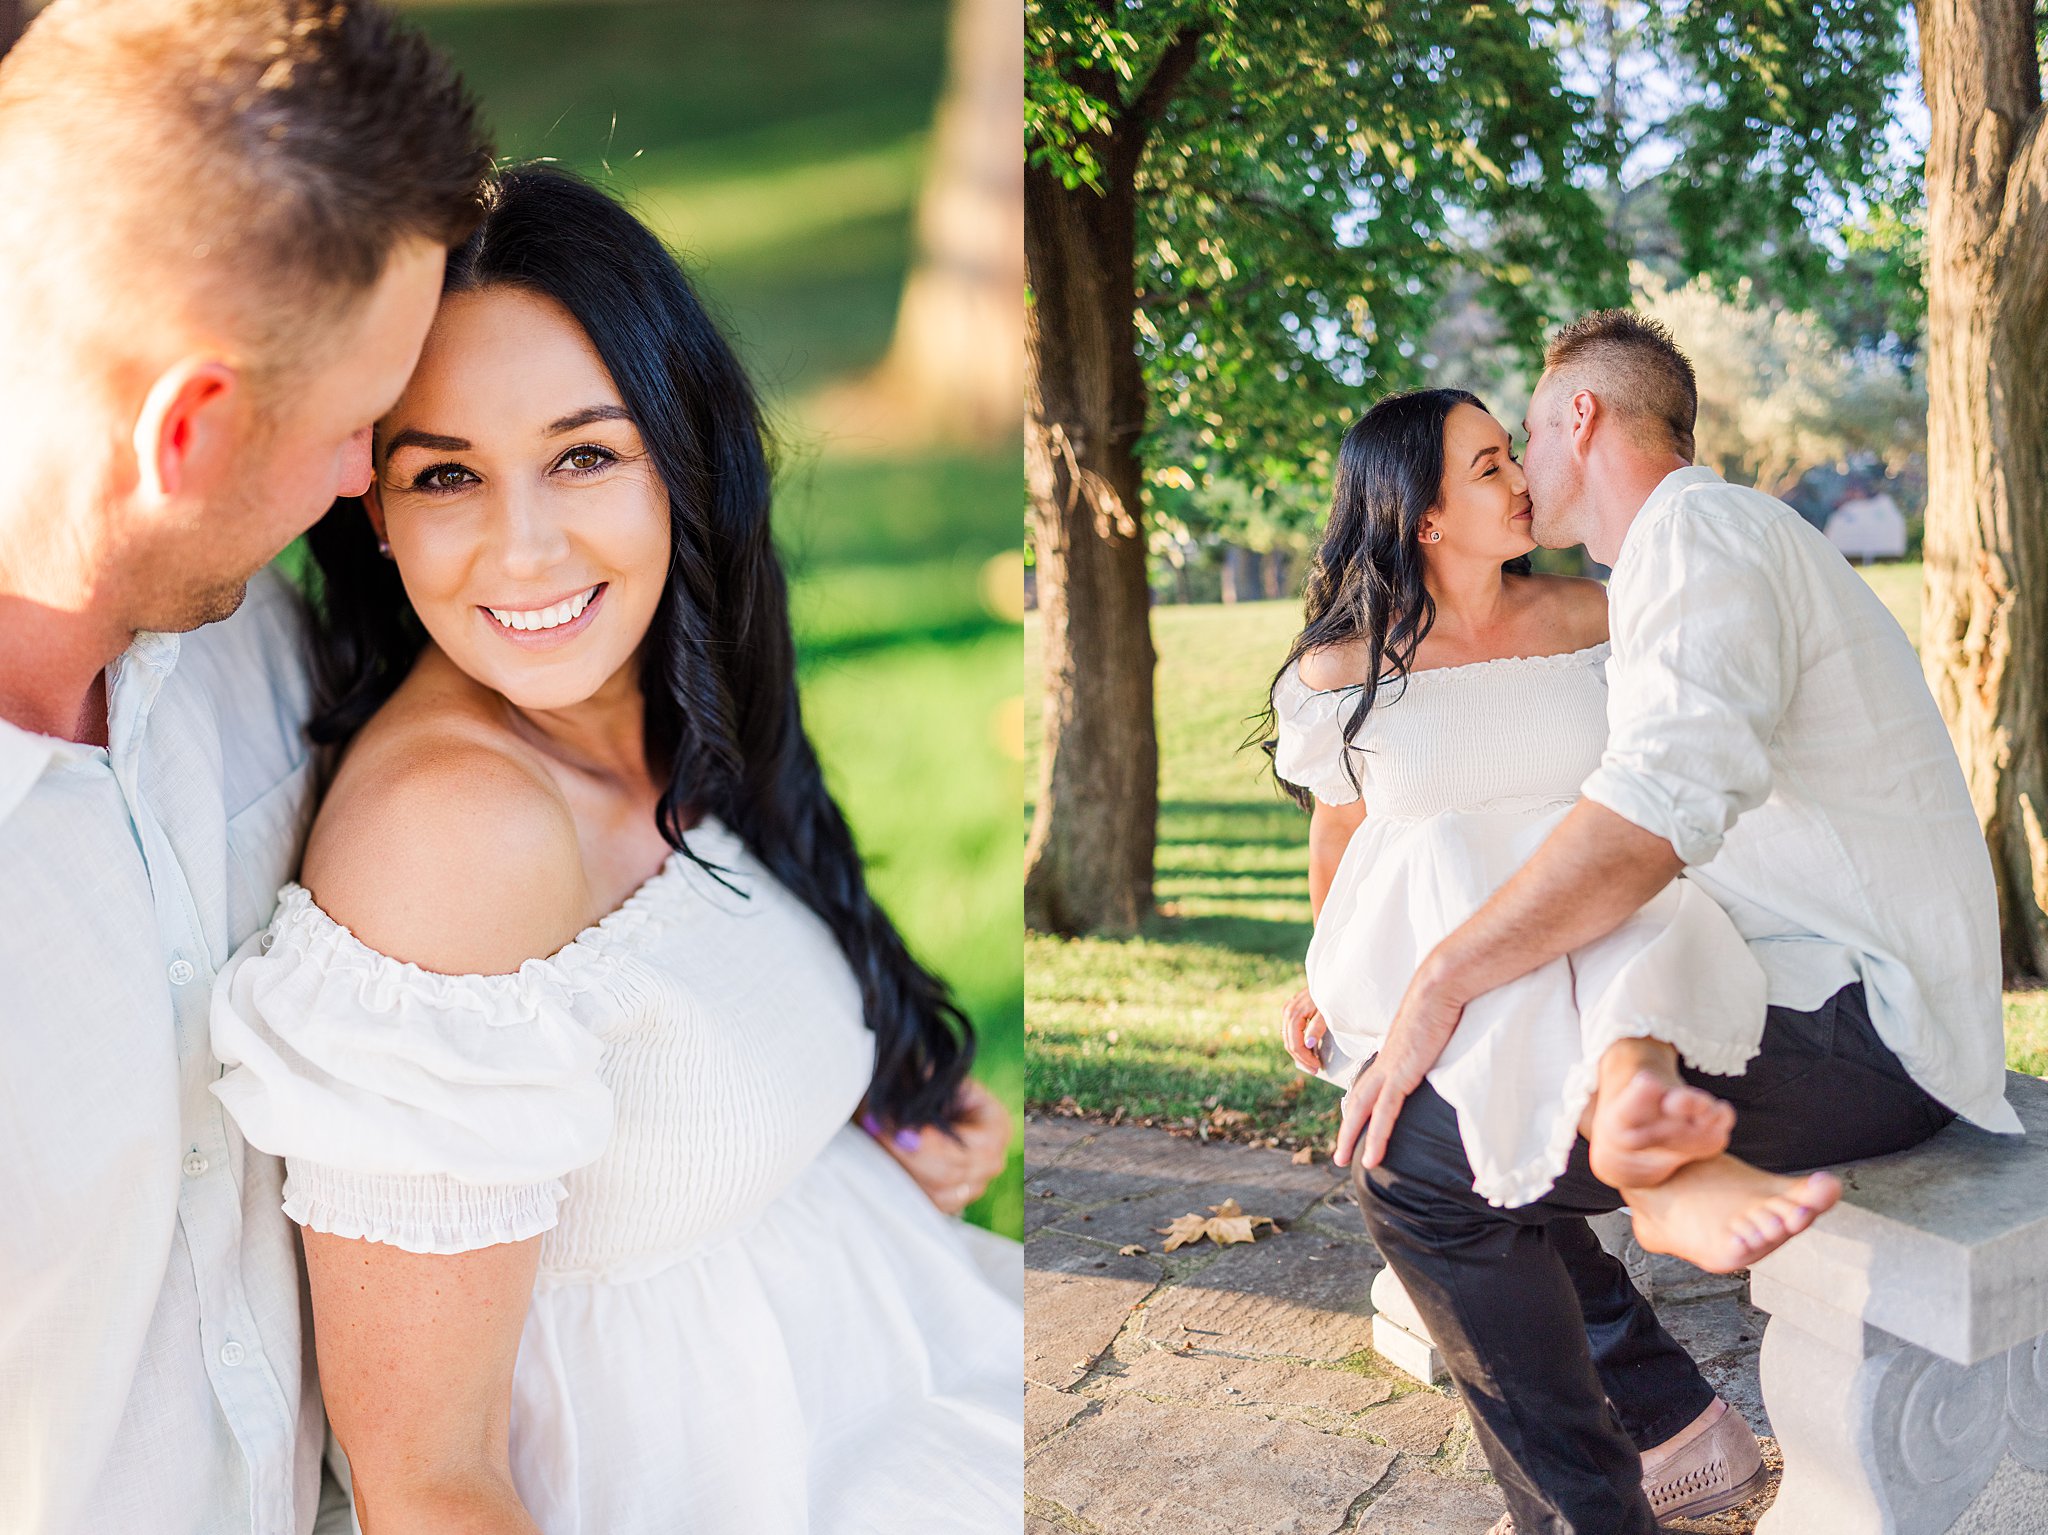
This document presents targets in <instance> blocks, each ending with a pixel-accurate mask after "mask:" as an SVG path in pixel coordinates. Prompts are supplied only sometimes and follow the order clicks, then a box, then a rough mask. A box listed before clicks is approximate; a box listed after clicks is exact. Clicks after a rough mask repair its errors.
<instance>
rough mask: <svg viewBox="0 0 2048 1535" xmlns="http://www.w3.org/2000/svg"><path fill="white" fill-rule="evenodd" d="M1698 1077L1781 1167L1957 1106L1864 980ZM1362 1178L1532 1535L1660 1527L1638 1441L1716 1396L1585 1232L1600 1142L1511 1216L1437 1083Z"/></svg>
mask: <svg viewBox="0 0 2048 1535" xmlns="http://www.w3.org/2000/svg"><path fill="white" fill-rule="evenodd" d="M1685 1076H1686V1078H1687V1080H1688V1081H1691V1082H1693V1083H1694V1084H1695V1085H1696V1086H1698V1087H1701V1088H1703V1089H1705V1090H1706V1091H1707V1092H1710V1093H1712V1094H1714V1095H1715V1096H1716V1097H1718V1098H1722V1099H1725V1100H1726V1101H1727V1102H1729V1103H1731V1104H1733V1105H1734V1106H1735V1111H1736V1112H1735V1131H1734V1135H1733V1138H1732V1140H1731V1142H1730V1145H1729V1148H1728V1149H1729V1151H1730V1152H1731V1153H1733V1154H1734V1155H1735V1156H1738V1157H1741V1158H1742V1159H1743V1160H1745V1161H1748V1162H1751V1163H1754V1164H1756V1165H1757V1166H1759V1167H1764V1168H1768V1169H1770V1170H1771V1171H1773V1172H1786V1173H1789V1172H1798V1171H1804V1170H1806V1169H1809V1168H1814V1167H1822V1166H1827V1165H1831V1164H1836V1163H1841V1162H1852V1161H1857V1160H1860V1159H1861V1158H1864V1157H1872V1156H1880V1155H1882V1154H1884V1153H1886V1152H1891V1151H1903V1150H1904V1149H1905V1148H1907V1147H1908V1146H1914V1145H1917V1144H1919V1143H1920V1142H1921V1141H1923V1140H1925V1139H1927V1137H1928V1136H1930V1135H1932V1134H1934V1132H1935V1131H1937V1130H1939V1129H1940V1128H1941V1127H1942V1126H1943V1125H1945V1124H1947V1123H1948V1122H1949V1121H1950V1120H1951V1119H1953V1118H1954V1117H1955V1116H1954V1115H1953V1114H1952V1113H1951V1112H1950V1111H1949V1110H1948V1109H1946V1108H1944V1107H1942V1106H1941V1104H1939V1103H1937V1102H1936V1101H1935V1100H1934V1099H1933V1098H1931V1097H1930V1096H1928V1094H1927V1093H1926V1091H1925V1090H1924V1089H1922V1088H1921V1087H1920V1086H1919V1085H1918V1084H1917V1083H1915V1082H1914V1081H1913V1080H1912V1078H1911V1077H1909V1076H1908V1075H1907V1073H1906V1069H1905V1068H1904V1067H1903V1066H1901V1065H1900V1064H1899V1060H1898V1057H1897V1056H1895V1055H1893V1054H1892V1052H1891V1051H1890V1050H1889V1049H1888V1048H1887V1047H1886V1046H1885V1045H1884V1043H1883V1042H1882V1041H1881V1040H1879V1039H1878V1037H1877V1033H1876V1031H1875V1030H1874V1029H1873V1028H1872V1026H1871V1023H1870V1014H1869V1012H1868V1011H1867V1009H1866V1006H1865V1002H1864V996H1863V987H1862V985H1861V983H1858V984H1855V985H1852V986H1847V987H1844V988H1843V989H1842V990H1841V991H1839V992H1837V993H1836V994H1835V995H1834V996H1833V997H1831V998H1829V999H1828V1001H1827V1002H1826V1003H1824V1004H1823V1005H1822V1006H1821V1007H1820V1008H1818V1009H1816V1010H1815V1011H1813V1012H1810V1013H1797V1012H1792V1011H1790V1010H1789V1009H1785V1008H1777V1007H1774V1008H1771V1009H1770V1010H1769V1012H1768V1014H1767V1016H1766V1019H1765V1023H1764V1034H1763V1046H1762V1049H1761V1051H1760V1053H1759V1054H1758V1055H1757V1056H1756V1058H1755V1059H1753V1060H1752V1061H1751V1062H1750V1063H1749V1066H1748V1069H1747V1070H1746V1071H1745V1073H1744V1074H1743V1075H1742V1076H1740V1077H1715V1076H1706V1075H1703V1074H1695V1073H1693V1072H1692V1071H1690V1070H1686V1071H1685ZM1354 1186H1355V1187H1356V1189H1357V1192H1358V1200H1359V1205H1360V1207H1361V1208H1362V1209H1363V1210H1364V1212H1365V1223H1366V1227H1367V1229H1368V1230H1370V1231H1371V1233H1372V1237H1373V1240H1374V1241H1375V1242H1376V1243H1377V1244H1378V1245H1379V1249H1380V1252H1381V1254H1382V1255H1383V1256H1384V1257H1385V1258H1386V1261H1387V1263H1388V1264H1389V1265H1390V1266H1391V1267H1392V1268H1393V1270H1394V1272H1395V1273H1396V1274H1397V1275H1399V1276H1400V1279H1401V1282H1402V1284H1403V1285H1405V1286H1406V1287H1407V1290H1408V1294H1409V1296H1410V1298H1412V1299H1413V1301H1414V1302H1415V1308H1416V1310H1417V1311H1419V1312H1420V1313H1421V1315H1422V1319H1423V1321H1424V1322H1425V1323H1426V1324H1427V1325H1428V1327H1429V1331H1430V1336H1431V1337H1432V1338H1434V1339H1435V1340H1436V1345H1437V1348H1438V1350H1439V1351H1440V1352H1441V1353H1442V1355H1443V1357H1444V1363H1445V1364H1446V1365H1447V1366H1448V1367H1449V1369H1450V1373H1451V1378H1452V1380H1453V1381H1455V1382H1456V1383H1457V1387H1458V1390H1459V1392H1460V1394H1461V1395H1462V1396H1463V1397H1464V1400H1465V1406H1466V1409H1467V1411H1468V1412H1469V1413H1470V1414H1471V1418H1472V1426H1473V1429H1474V1432H1475V1433H1476V1434H1477V1436H1478V1439H1479V1443H1480V1447H1481V1449H1482V1450H1483V1451H1484V1452H1485V1455H1486V1461H1487V1464H1488V1465H1489V1466H1490V1467H1491V1468H1492V1469H1493V1473H1494V1476H1495V1477H1496V1478H1497V1479H1498V1481H1499V1482H1500V1485H1501V1491H1502V1492H1503V1493H1504V1494H1505V1495H1506V1498H1507V1504H1508V1509H1509V1511H1510V1512H1511V1513H1513V1514H1514V1516H1515V1525H1516V1528H1517V1530H1518V1531H1519V1532H1520V1535H1651V1532H1653V1531H1655V1530H1656V1528H1657V1523H1656V1520H1655V1519H1654V1518H1653V1517H1652V1515H1651V1513H1650V1504H1649V1500H1648V1499H1647V1498H1646V1497H1644V1495H1643V1491H1642V1485H1641V1482H1642V1462H1641V1457H1640V1454H1639V1451H1641V1450H1644V1449H1648V1448H1650V1447H1651V1446H1653V1445H1656V1444H1659V1443H1661V1442H1662V1441H1664V1440H1666V1439H1668V1438H1670V1437H1671V1436H1672V1435H1673V1434H1675V1433H1676V1432H1678V1430H1680V1429H1681V1428H1683V1427H1684V1426H1685V1425H1686V1424H1687V1423H1689V1422H1691V1421H1692V1419H1694V1418H1696V1417H1698V1416H1699V1414H1700V1413H1702V1412H1703V1411H1705V1410H1706V1408H1707V1407H1708V1406H1709V1405H1710V1404H1711V1403H1712V1401H1713V1397H1714V1393H1713V1388H1712V1387H1710V1386H1709V1385H1708V1384H1707V1382H1706V1379H1705V1377H1704V1376H1702V1375H1701V1374H1700V1371H1699V1367H1698V1366H1697V1365H1695V1364H1694V1363H1693V1361H1692V1359H1691V1358H1690V1357H1689V1356H1688V1355H1687V1354H1686V1352H1685V1350H1684V1349H1683V1348H1681V1347H1680V1346H1679V1345H1678V1343H1677V1342H1676V1340H1674V1339H1673V1338H1672V1337H1671V1335H1670V1334H1669V1333H1667V1332H1666V1331H1665V1330H1664V1328H1663V1326H1662V1325H1661V1324H1660V1323H1659V1322H1658V1321H1657V1317H1656V1313H1655V1312H1653V1311H1652V1310H1651V1309H1650V1305H1649V1302H1647V1301H1645V1300H1644V1299H1643V1297H1642V1296H1641V1295H1640V1294H1639V1293H1638V1292H1637V1290H1636V1288H1635V1287H1634V1286H1633V1285H1632V1284H1630V1283H1629V1280H1628V1274H1627V1272H1626V1270H1624V1269H1623V1267H1622V1265H1621V1263H1620V1261H1619V1260H1618V1259H1616V1258H1613V1257H1611V1256H1610V1255H1609V1254H1608V1253H1607V1252H1605V1251H1604V1250H1603V1249H1602V1248H1601V1246H1600V1244H1599V1241H1598V1240H1597V1239H1596V1238H1595V1237H1594V1235H1593V1233H1592V1231H1591V1230H1590V1229H1589V1228H1588V1227H1587V1225H1586V1220H1585V1218H1586V1217H1587V1216H1588V1215H1599V1214H1605V1213H1606V1212H1608V1211H1610V1210H1615V1209H1618V1208H1619V1207H1620V1205H1621V1197H1620V1196H1619V1195H1618V1194H1616V1193H1615V1191H1614V1190H1613V1189H1611V1188H1609V1187H1608V1186H1607V1185H1606V1184H1604V1183H1602V1182H1601V1181H1600V1180H1599V1179H1597V1178H1595V1177H1594V1176H1593V1173H1592V1170H1591V1168H1590V1167H1589V1166H1588V1165H1587V1160H1586V1142H1585V1141H1584V1139H1583V1138H1582V1139H1580V1140H1579V1141H1578V1143H1577V1144H1576V1145H1574V1146H1573V1148H1572V1155H1571V1162H1570V1165H1569V1166H1568V1167H1567V1168H1566V1170H1565V1173H1564V1175H1563V1176H1562V1177H1561V1178H1559V1179H1558V1181H1557V1184H1556V1186H1555V1187H1553V1188H1552V1189H1551V1190H1550V1192H1549V1193H1548V1194H1546V1195H1544V1196H1543V1198H1541V1199H1539V1200H1536V1201H1534V1202H1533V1203H1531V1204H1526V1205H1521V1206H1518V1207H1516V1208H1514V1209H1500V1208H1498V1207H1496V1206H1493V1205H1490V1204H1488V1203H1487V1202H1486V1201H1485V1200H1484V1199H1483V1198H1481V1197H1480V1196H1479V1195H1478V1194H1476V1193H1474V1192H1473V1189H1472V1168H1471V1164H1470V1163H1469V1162H1468V1161H1467V1160H1466V1158H1465V1149H1464V1146H1463V1144H1462V1142H1461V1141H1460V1139H1459V1135H1458V1116H1457V1111H1456V1110H1454V1109H1453V1108H1452V1107H1451V1106H1450V1105H1449V1104H1447V1103H1445V1102H1444V1100H1443V1099H1442V1098H1441V1097H1439V1096H1438V1095H1437V1094H1436V1092H1435V1091H1434V1090H1433V1089H1431V1088H1430V1086H1429V1085H1428V1084H1427V1083H1426V1082H1425V1083H1424V1084H1423V1086H1422V1088H1421V1090H1420V1091H1419V1092H1417V1093H1416V1094H1415V1095H1414V1096H1413V1097H1411V1098H1410V1099H1409V1100H1408V1102H1407V1104H1406V1105H1405V1106H1404V1107H1403V1109H1402V1110H1401V1117H1400V1119H1399V1120H1398V1121H1397V1122H1396V1124H1395V1127H1394V1133H1393V1137H1392V1139H1391V1141H1390V1142H1389V1144H1388V1147H1387V1154H1386V1157H1385V1159H1384V1160H1383V1161H1382V1162H1381V1164H1380V1165H1379V1166H1378V1167H1376V1168H1372V1169H1370V1170H1367V1169H1364V1168H1359V1169H1358V1170H1357V1171H1356V1172H1355V1173H1354Z"/></svg>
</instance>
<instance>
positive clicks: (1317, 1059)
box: [1280, 986, 1323, 1072]
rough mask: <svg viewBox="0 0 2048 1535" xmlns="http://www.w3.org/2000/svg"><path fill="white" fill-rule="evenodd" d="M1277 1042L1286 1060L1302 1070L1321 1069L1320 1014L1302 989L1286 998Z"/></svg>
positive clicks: (1305, 990) (1321, 1030)
mask: <svg viewBox="0 0 2048 1535" xmlns="http://www.w3.org/2000/svg"><path fill="white" fill-rule="evenodd" d="M1280 1043H1281V1044H1282V1045H1284V1046H1286V1047H1287V1054H1288V1057H1289V1058H1290V1059H1291V1060H1292V1061H1293V1062H1294V1064H1295V1065H1297V1066H1299V1067H1300V1068H1301V1069H1302V1070H1303V1071H1308V1072H1316V1071H1321V1070H1322V1069H1323V1057H1322V1048H1323V1015H1322V1013H1321V1012H1320V1011H1319V1010H1318V1009H1317V1007H1316V1005H1315V1002H1314V1001H1313V1000H1312V999H1311V998H1310V996H1309V994H1308V988H1307V987H1306V986H1304V987H1302V988H1301V990H1300V991H1297V992H1296V993H1295V994H1294V995H1293V996H1291V997H1289V998H1288V999H1287V1006H1286V1007H1285V1008H1284V1009H1283V1010H1282V1011H1281V1014H1280Z"/></svg>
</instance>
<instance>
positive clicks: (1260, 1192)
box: [1024, 1115, 1776, 1535]
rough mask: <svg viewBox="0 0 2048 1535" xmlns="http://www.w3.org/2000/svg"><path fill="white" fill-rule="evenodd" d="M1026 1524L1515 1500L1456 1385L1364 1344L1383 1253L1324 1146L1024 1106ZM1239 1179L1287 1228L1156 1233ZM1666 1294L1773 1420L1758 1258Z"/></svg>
mask: <svg viewBox="0 0 2048 1535" xmlns="http://www.w3.org/2000/svg"><path fill="white" fill-rule="evenodd" d="M1024 1144H1025V1179H1026V1182H1025V1190H1026V1199H1025V1229H1026V1233H1027V1239H1026V1242H1025V1247H1024V1263H1025V1271H1024V1303H1025V1348H1024V1353H1025V1371H1024V1373H1025V1387H1024V1445H1025V1451H1024V1453H1025V1473H1024V1475H1025V1504H1026V1520H1025V1529H1026V1532H1027V1535H1055V1532H1059V1535H1155V1532H1158V1531H1172V1532H1174V1535H1368V1532H1371V1535H1483V1532H1484V1531H1485V1530H1487V1529H1488V1527H1489V1526H1490V1525H1491V1524H1492V1523H1493V1521H1494V1520H1496V1519H1497V1518H1499V1517H1500V1513H1501V1509H1502V1504H1501V1501H1500V1495H1499V1493H1498V1492H1497V1491H1496V1489H1495V1487H1494V1483H1493V1478H1492V1477H1491V1476H1490V1475H1488V1474H1487V1471H1486V1466H1485V1462H1484V1461H1483V1460H1482V1459H1481V1457H1480V1455H1479V1452H1478V1449H1477V1447H1476V1445H1475V1444H1474V1442H1473V1438H1472V1430H1471V1426H1470V1424H1469V1422H1468V1421H1467V1420H1466V1417H1465V1415H1464V1413H1463V1411H1462V1410H1460V1408H1459V1406H1458V1402H1457V1398H1456V1396H1455V1395H1454V1394H1453V1393H1452V1392H1451V1391H1449V1390H1448V1389H1436V1388H1432V1387H1428V1386H1424V1385H1421V1384H1420V1383H1419V1382H1417V1381H1415V1380H1412V1379H1411V1378H1409V1377H1407V1376H1405V1375H1402V1374H1400V1373H1399V1372H1397V1371H1395V1370H1393V1369H1392V1368H1390V1367H1389V1366H1387V1365H1385V1364H1384V1363H1382V1362H1381V1361H1380V1360H1379V1359H1378V1357H1377V1356H1375V1355H1374V1354H1373V1353H1372V1352H1371V1341H1372V1324H1371V1317H1372V1305H1371V1301H1370V1300H1369V1298H1368V1295H1367V1292H1368V1290H1369V1289H1370V1288H1371V1284H1372V1278H1373V1275H1374V1274H1375V1273H1377V1272H1378V1270H1379V1267H1380V1258H1379V1254H1378V1253H1377V1252H1376V1251H1375V1250H1374V1248H1373V1245H1372V1243H1371V1241H1370V1240H1369V1239H1368V1238H1367V1237H1366V1235H1365V1230H1364V1227H1363V1225H1362V1224H1361V1222H1360V1220H1359V1216H1358V1211H1357V1209H1356V1207H1355V1206H1354V1205H1353V1203H1352V1198H1351V1193H1350V1190H1349V1188H1348V1187H1347V1185H1346V1183H1345V1176H1344V1173H1343V1171H1342V1170H1341V1169H1339V1168H1336V1167H1333V1166H1331V1165H1330V1163H1329V1161H1328V1160H1327V1158H1326V1157H1324V1156H1323V1155H1322V1154H1321V1153H1317V1156H1316V1160H1315V1161H1314V1162H1313V1163H1311V1164H1307V1165H1303V1164H1299V1163H1296V1162H1294V1161H1293V1160H1292V1159H1291V1157H1290V1155H1289V1153H1287V1152H1285V1151H1277V1150H1268V1149H1266V1148H1263V1147H1254V1146H1242V1145H1234V1144H1230V1143H1226V1142H1222V1141H1207V1142H1204V1141H1201V1140H1198V1139H1195V1138H1193V1137H1191V1136H1176V1135H1173V1134H1171V1133H1169V1132H1167V1131H1165V1130H1157V1129H1141V1128H1136V1127H1131V1126H1115V1127H1111V1126H1104V1125H1101V1124H1097V1123H1094V1122H1091V1121H1086V1120H1080V1119H1062V1118H1043V1117H1039V1116H1036V1115H1034V1116H1031V1117H1030V1118H1029V1119H1028V1120H1027V1122H1026V1127H1025V1143H1024ZM1226 1198H1234V1199H1236V1200H1237V1201H1238V1203H1239V1204H1240V1205H1242V1206H1243V1208H1244V1210H1245V1212H1246V1213H1247V1214H1251V1215H1265V1216H1270V1217H1272V1219H1273V1220H1274V1221H1276V1222H1277V1223H1278V1226H1279V1230H1278V1231H1277V1232H1265V1233H1263V1234H1262V1235H1261V1236H1260V1237H1259V1239H1258V1241H1257V1242H1256V1243H1253V1244H1250V1245H1245V1244H1233V1245H1231V1246H1229V1247H1225V1248H1220V1249H1219V1248H1217V1247H1215V1246H1214V1245H1212V1244H1211V1243H1208V1242H1201V1243H1198V1244H1196V1245H1194V1246H1192V1247H1184V1248H1181V1249H1180V1250H1179V1251H1177V1252H1173V1253H1164V1252H1162V1251H1161V1246H1162V1244H1163V1243H1164V1241H1165V1238H1164V1237H1162V1236H1160V1235H1159V1232H1158V1228H1159V1227H1162V1226H1164V1225H1166V1224H1167V1222H1168V1221H1170V1220H1172V1219H1173V1218H1174V1217H1176V1216H1179V1215H1185V1214H1189V1213H1202V1214H1206V1213H1207V1211H1208V1208H1209V1207H1210V1206H1212V1205H1218V1204H1221V1203H1222V1202H1223V1201H1224V1200H1225V1199H1226ZM1657 1261H1658V1263H1659V1265H1660V1267H1659V1269H1658V1272H1657V1292H1658V1293H1657V1302H1656V1303H1657V1311H1658V1314H1659V1316H1661V1317H1662V1318H1663V1320H1664V1323H1665V1325H1666V1326H1667V1327H1668V1328H1670V1329H1671V1331H1672V1333H1673V1335H1674V1336H1676V1337H1677V1338H1678V1339H1679V1340H1680V1341H1681V1342H1683V1343H1684V1344H1685V1345H1686V1347H1687V1348H1688V1349H1690V1350H1691V1351H1692V1354H1693V1357H1694V1358H1696V1359H1698V1360H1699V1361H1700V1363H1701V1367H1702V1368H1703V1369H1704V1370H1705V1371H1706V1373H1707V1376H1708V1378H1709V1379H1710V1380H1712V1381H1713V1383H1714V1385H1715V1387H1716V1389H1718V1390H1719V1391H1720V1393H1721V1394H1722V1395H1723V1396H1725V1397H1727V1398H1728V1399H1729V1401H1731V1402H1733V1403H1734V1404H1735V1405H1736V1406H1737V1407H1739V1408H1740V1409H1741V1410H1742V1411H1743V1412H1744V1413H1745V1414H1746V1415H1747V1416H1748V1418H1749V1420H1750V1422H1751V1424H1752V1425H1753V1426H1754V1427H1755V1428H1756V1430H1757V1432H1758V1433H1759V1434H1762V1435H1765V1436H1766V1438H1765V1446H1764V1449H1765V1458H1766V1460H1767V1462H1769V1463H1770V1465H1771V1467H1772V1482H1771V1485H1770V1486H1768V1487H1767V1488H1766V1489H1765V1491H1764V1492H1763V1493H1762V1494H1761V1495H1760V1496H1759V1497H1757V1498H1756V1499H1754V1500H1752V1501H1751V1502H1749V1503H1747V1504H1744V1505H1743V1506H1742V1507H1740V1508H1737V1509H1731V1510H1729V1511H1728V1512H1727V1513H1725V1514H1721V1515H1718V1516H1716V1517H1714V1518H1712V1519H1700V1520H1685V1521H1680V1522H1679V1523H1676V1524H1674V1525H1671V1526H1669V1528H1671V1529H1673V1530H1683V1531H1688V1532H1693V1535H1737V1532H1747V1531H1749V1530H1751V1529H1753V1528H1754V1527H1755V1523H1756V1520H1757V1518H1758V1517H1760V1516H1761V1514H1762V1513H1763V1511H1764V1509H1766V1508H1768V1507H1769V1506H1770V1498H1771V1495H1772V1493H1773V1492H1775V1490H1776V1448H1775V1446H1774V1445H1773V1444H1772V1443H1771V1441H1770V1440H1769V1438H1768V1435H1769V1432H1770V1430H1769V1424H1768V1422H1767V1421H1766V1420H1765V1417H1764V1413H1763V1404H1762V1401H1761V1399H1760V1397H1759V1396H1758V1392H1757V1349H1758V1346H1759V1344H1760V1342H1761V1340H1762V1338H1763V1324H1764V1320H1765V1318H1764V1316H1763V1314H1762V1313H1761V1312H1759V1311H1756V1310H1754V1309H1753V1308H1751V1307H1750V1306H1749V1305H1748V1304H1746V1299H1745V1295H1746V1285H1745V1282H1744V1280H1743V1279H1742V1278H1740V1277H1736V1278H1720V1277H1717V1276H1712V1275H1707V1274H1703V1273H1701V1272H1700V1271H1699V1270H1697V1269H1693V1268H1691V1267H1689V1266H1687V1265H1685V1264H1681V1263H1678V1262H1676V1261H1675V1260H1668V1259H1659V1260H1657Z"/></svg>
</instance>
